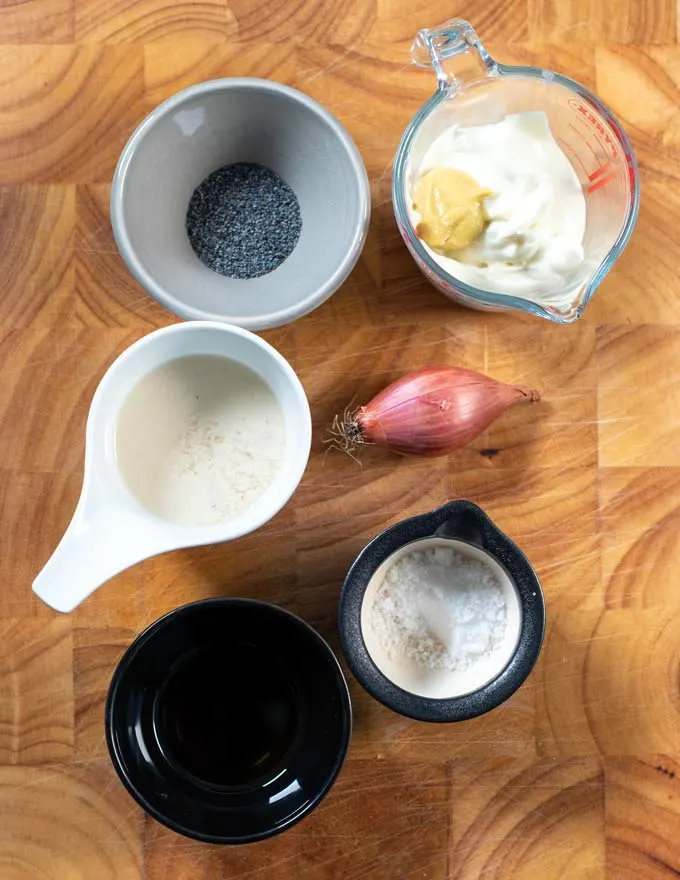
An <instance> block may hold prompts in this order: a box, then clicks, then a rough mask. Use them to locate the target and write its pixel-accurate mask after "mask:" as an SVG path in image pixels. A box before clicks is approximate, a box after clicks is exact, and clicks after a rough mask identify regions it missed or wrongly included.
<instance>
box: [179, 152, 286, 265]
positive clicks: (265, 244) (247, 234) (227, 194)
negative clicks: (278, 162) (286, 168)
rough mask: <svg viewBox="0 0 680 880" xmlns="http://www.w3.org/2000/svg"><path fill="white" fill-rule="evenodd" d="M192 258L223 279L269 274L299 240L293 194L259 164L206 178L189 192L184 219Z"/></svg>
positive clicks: (230, 168) (240, 165)
mask: <svg viewBox="0 0 680 880" xmlns="http://www.w3.org/2000/svg"><path fill="white" fill-rule="evenodd" d="M186 229H187V235H188V236H189V242H190V243H191V246H192V248H193V249H194V251H195V253H196V256H197V257H198V258H199V259H200V260H201V262H202V263H204V264H205V265H206V266H207V267H208V268H209V269H212V270H213V272H218V273H219V274H220V275H226V276H228V277H229V278H257V277H259V276H260V275H266V274H267V273H268V272H273V270H274V269H276V267H277V266H280V265H281V263H282V262H283V261H284V260H285V259H286V257H288V256H290V254H291V253H292V251H293V249H294V247H295V245H296V244H297V243H298V239H299V238H300V231H301V230H302V217H301V215H300V205H299V203H298V200H297V198H296V196H295V193H294V192H293V190H292V189H291V188H290V187H289V186H288V184H287V183H286V182H285V181H284V180H282V179H281V178H280V177H279V175H278V174H276V173H275V172H274V171H272V170H271V168H266V167H265V166H264V165H255V164H253V163H250V162H239V163H237V164H235V165H225V166H224V167H223V168H218V169H217V171H213V173H212V174H209V175H208V177H206V178H205V180H204V181H203V182H202V183H200V184H199V185H198V186H197V187H196V189H195V190H194V192H193V195H192V196H191V199H190V201H189V208H188V210H187V218H186Z"/></svg>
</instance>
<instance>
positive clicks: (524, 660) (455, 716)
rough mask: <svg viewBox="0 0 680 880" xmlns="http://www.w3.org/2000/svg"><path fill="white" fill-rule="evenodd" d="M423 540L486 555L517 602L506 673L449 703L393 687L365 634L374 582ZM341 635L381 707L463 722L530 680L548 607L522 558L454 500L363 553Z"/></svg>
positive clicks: (345, 602)
mask: <svg viewBox="0 0 680 880" xmlns="http://www.w3.org/2000/svg"><path fill="white" fill-rule="evenodd" d="M424 538H449V539H453V540H455V541H457V542H459V543H461V544H464V545H468V546H469V547H471V548H476V550H477V551H483V553H485V554H488V556H490V557H491V559H492V560H495V562H496V563H498V565H499V566H500V567H501V569H502V570H503V571H504V572H505V574H506V575H507V576H508V578H509V582H510V583H512V585H514V588H515V590H516V593H517V598H518V600H519V609H518V611H519V615H520V617H519V619H520V624H519V626H520V628H519V638H518V640H517V642H516V645H515V646H514V650H513V651H512V655H511V656H510V658H509V661H508V662H507V665H505V667H504V668H502V669H501V670H500V671H499V672H498V674H497V675H496V676H495V677H494V678H492V679H491V680H490V681H488V682H487V683H486V684H484V685H483V686H481V687H479V688H478V689H477V690H473V691H471V692H469V693H465V694H462V695H460V696H453V697H450V698H442V699H439V698H431V697H427V696H421V695H418V694H416V693H413V692H411V691H408V690H405V689H404V688H402V687H399V686H398V685H397V684H395V683H394V682H393V681H391V680H390V679H389V678H388V677H387V676H386V675H385V674H384V673H383V672H382V671H381V669H379V668H378V666H377V664H376V662H374V660H373V658H372V656H371V654H370V652H369V650H368V647H367V645H366V641H365V638H364V632H363V629H362V606H363V602H364V596H365V594H366V591H367V588H368V586H369V583H370V582H371V579H372V578H373V575H374V574H375V573H376V571H377V570H378V568H379V567H380V566H381V565H382V564H383V563H384V562H385V561H386V560H387V559H388V558H389V557H391V556H392V554H393V553H395V552H396V551H398V550H400V549H401V548H403V547H406V546H407V545H410V544H412V543H413V542H418V541H420V540H421V539H424ZM414 546H417V545H414ZM339 628H340V639H341V642H342V648H343V651H344V653H345V656H346V658H347V662H348V664H349V666H350V669H351V670H352V672H353V674H354V676H355V677H356V679H357V680H358V681H359V683H360V684H361V685H362V686H363V687H364V688H365V690H366V691H368V693H369V694H371V696H373V697H374V698H375V699H376V700H378V701H379V702H381V703H383V704H384V705H385V706H387V707H388V708H390V709H392V710H393V711H395V712H398V713H399V714H401V715H406V716H408V717H409V718H414V719H416V720H418V721H432V722H451V721H464V720H466V719H469V718H475V717H476V716H478V715H482V714H484V713H485V712H489V711H490V710H491V709H494V708H496V706H498V705H500V704H501V703H502V702H504V701H505V700H507V699H508V697H510V696H511V695H512V694H513V693H514V692H515V691H516V690H517V689H518V688H519V687H520V685H521V684H522V683H523V682H524V680H525V679H526V678H527V676H528V675H529V673H530V672H531V670H532V669H533V667H534V664H535V663H536V660H537V659H538V655H539V653H540V650H541V645H542V643H543V635H544V631H545V602H544V599H543V592H542V590H541V585H540V583H539V581H538V578H537V577H536V573H535V572H534V570H533V568H532V567H531V565H530V563H529V561H528V560H527V558H526V556H525V555H524V554H523V553H522V551H521V550H520V549H519V548H518V547H517V546H516V545H515V544H514V543H513V542H512V541H511V540H510V539H509V538H508V537H507V536H506V535H504V534H503V532H501V531H500V530H499V529H498V528H496V526H495V525H494V524H493V522H492V521H491V520H490V519H489V517H488V516H487V515H486V514H485V513H484V512H483V511H482V510H481V509H480V508H479V507H477V505H476V504H473V503H472V502H470V501H465V500H456V501H451V502H449V503H448V504H445V505H444V506H443V507H440V508H438V509H437V510H434V511H432V512H430V513H425V514H422V515H420V516H414V517H411V518H410V519H405V520H402V521H401V522H398V523H397V524H396V525H394V526H391V527H390V528H388V529H386V530H385V531H384V532H382V533H381V534H379V535H378V536H377V537H376V538H374V539H373V540H372V541H371V542H370V543H369V544H368V545H367V546H366V547H365V548H364V549H363V550H362V551H361V553H360V554H359V556H358V557H357V558H356V560H355V561H354V563H353V564H352V567H351V568H350V570H349V572H348V574H347V577H346V578H345V582H344V585H343V588H342V594H341V597H340V609H339Z"/></svg>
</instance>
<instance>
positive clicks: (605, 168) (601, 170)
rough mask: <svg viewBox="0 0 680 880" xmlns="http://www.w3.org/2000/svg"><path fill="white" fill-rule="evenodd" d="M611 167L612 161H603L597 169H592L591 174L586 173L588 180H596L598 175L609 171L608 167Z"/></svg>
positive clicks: (600, 175)
mask: <svg viewBox="0 0 680 880" xmlns="http://www.w3.org/2000/svg"><path fill="white" fill-rule="evenodd" d="M611 167H612V163H611V162H605V163H604V165H601V166H600V167H599V168H598V169H597V171H593V173H592V174H589V175H588V180H589V181H590V182H591V183H592V182H593V181H594V180H597V178H598V177H602V175H603V174H604V173H605V172H606V171H609V169H610V168H611Z"/></svg>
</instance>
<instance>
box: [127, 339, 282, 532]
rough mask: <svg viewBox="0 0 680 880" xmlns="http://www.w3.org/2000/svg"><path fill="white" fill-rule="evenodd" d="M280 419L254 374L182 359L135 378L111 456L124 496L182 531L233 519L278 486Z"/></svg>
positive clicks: (221, 361) (220, 360)
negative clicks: (126, 492) (124, 487)
mask: <svg viewBox="0 0 680 880" xmlns="http://www.w3.org/2000/svg"><path fill="white" fill-rule="evenodd" d="M285 442H286V435H285V424H284V418H283V413H282V411H281V408H280V406H279V404H278V401H277V400H276V398H275V396H274V393H273V392H272V390H271V389H270V388H269V386H268V385H267V384H266V382H264V380H263V379H261V378H260V377H259V376H258V375H257V373H255V372H254V371H253V370H251V369H249V368H248V367H244V366H243V365H242V364H238V363H236V362H234V361H232V360H230V359H228V358H224V357H219V356H216V355H192V356H188V357H183V358H178V359H176V360H173V361H170V362H168V363H167V364H163V365H162V366H160V367H158V368H157V369H155V370H153V371H152V372H150V373H149V374H148V375H147V376H145V377H144V378H143V379H142V380H141V381H140V382H139V383H138V384H137V385H136V386H135V387H134V388H133V389H132V391H131V392H130V394H129V396H128V398H127V399H126V400H125V402H124V403H123V406H122V407H121V411H120V415H119V418H118V425H117V431H116V456H117V460H118V466H119V468H120V471H121V474H122V476H123V479H124V481H125V483H126V485H127V487H128V489H129V490H130V492H131V493H132V494H133V495H134V496H135V497H136V498H137V500H138V501H139V502H140V503H141V504H142V505H144V507H146V508H147V510H149V511H150V512H151V513H154V514H156V515H157V516H160V517H163V518H164V519H167V520H172V521H173V522H177V523H182V524H185V525H209V524H215V523H220V522H224V521H227V520H231V519H234V518H236V517H238V516H240V515H242V514H243V513H244V511H246V510H247V509H248V508H249V507H251V506H252V505H253V504H254V503H255V502H256V501H257V500H258V499H259V498H260V497H261V496H262V495H263V494H264V493H265V492H266V490H267V489H268V488H269V487H270V486H271V484H272V483H273V482H274V480H275V479H276V478H277V477H278V475H279V473H280V471H281V467H282V464H283V458H284V451H285Z"/></svg>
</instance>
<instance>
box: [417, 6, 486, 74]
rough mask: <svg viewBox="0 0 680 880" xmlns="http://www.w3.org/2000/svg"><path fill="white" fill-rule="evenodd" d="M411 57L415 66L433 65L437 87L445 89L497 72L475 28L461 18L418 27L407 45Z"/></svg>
mask: <svg viewBox="0 0 680 880" xmlns="http://www.w3.org/2000/svg"><path fill="white" fill-rule="evenodd" d="M411 60H412V61H413V63H414V64H416V65H417V66H418V67H431V68H433V70H434V72H435V74H436V75H437V81H438V83H439V88H440V89H444V90H447V91H454V92H455V91H458V89H459V88H460V87H461V86H462V85H463V83H465V82H475V81H476V80H480V79H484V77H487V76H495V75H496V74H497V73H498V67H497V64H496V62H495V61H494V60H493V58H492V57H491V56H490V55H489V53H488V52H487V51H486V49H485V48H484V46H483V45H482V42H481V40H480V39H479V37H478V36H477V32H476V31H475V29H474V28H473V27H472V25H471V24H470V23H469V22H468V21H463V19H461V18H452V19H450V20H449V21H447V22H445V23H444V24H442V25H439V26H438V27H434V28H423V30H421V31H419V32H418V35H417V36H416V38H415V40H414V41H413V45H412V46H411Z"/></svg>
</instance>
